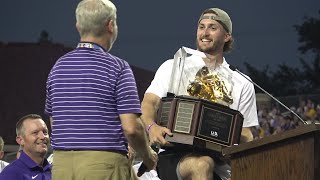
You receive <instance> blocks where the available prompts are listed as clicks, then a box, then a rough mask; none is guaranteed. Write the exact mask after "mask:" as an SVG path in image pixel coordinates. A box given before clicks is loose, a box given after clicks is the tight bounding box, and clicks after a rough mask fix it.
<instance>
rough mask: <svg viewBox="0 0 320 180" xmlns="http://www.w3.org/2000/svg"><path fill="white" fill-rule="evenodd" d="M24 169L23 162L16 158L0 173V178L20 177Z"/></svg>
mask: <svg viewBox="0 0 320 180" xmlns="http://www.w3.org/2000/svg"><path fill="white" fill-rule="evenodd" d="M24 169H25V168H23V164H22V163H21V162H19V161H17V160H15V161H13V162H12V163H10V164H9V165H7V166H6V167H5V168H4V169H3V171H2V172H1V174H0V179H1V180H2V179H3V178H4V177H7V178H8V177H19V174H21V173H22V172H23V171H24Z"/></svg>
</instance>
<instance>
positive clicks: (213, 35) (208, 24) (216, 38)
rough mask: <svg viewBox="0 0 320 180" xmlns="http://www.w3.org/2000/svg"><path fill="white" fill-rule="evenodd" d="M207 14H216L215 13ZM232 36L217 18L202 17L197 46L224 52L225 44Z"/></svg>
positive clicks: (210, 50) (204, 49)
mask: <svg viewBox="0 0 320 180" xmlns="http://www.w3.org/2000/svg"><path fill="white" fill-rule="evenodd" d="M205 15H206V16H215V14H213V13H208V14H205ZM230 38H231V35H230V33H228V32H226V30H225V29H224V28H223V26H222V25H221V24H220V23H219V22H218V21H216V20H212V19H202V20H201V21H200V22H199V24H198V29H197V48H198V50H199V51H202V52H205V53H208V54H216V53H223V46H224V44H225V43H226V42H228V41H229V40H230Z"/></svg>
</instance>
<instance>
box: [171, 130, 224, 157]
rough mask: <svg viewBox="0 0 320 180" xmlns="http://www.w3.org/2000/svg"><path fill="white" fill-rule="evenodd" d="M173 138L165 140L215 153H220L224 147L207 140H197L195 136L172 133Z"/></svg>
mask: <svg viewBox="0 0 320 180" xmlns="http://www.w3.org/2000/svg"><path fill="white" fill-rule="evenodd" d="M172 134H173V136H172V137H171V136H168V135H167V136H166V137H165V140H166V141H168V142H170V143H178V144H188V145H192V146H196V147H200V148H205V149H210V150H213V151H216V152H220V153H222V149H223V147H224V146H222V145H219V144H217V143H215V142H212V141H208V140H207V139H203V138H199V137H196V136H192V135H188V134H181V133H172Z"/></svg>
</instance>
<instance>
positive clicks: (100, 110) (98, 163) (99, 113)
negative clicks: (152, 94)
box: [45, 0, 158, 180]
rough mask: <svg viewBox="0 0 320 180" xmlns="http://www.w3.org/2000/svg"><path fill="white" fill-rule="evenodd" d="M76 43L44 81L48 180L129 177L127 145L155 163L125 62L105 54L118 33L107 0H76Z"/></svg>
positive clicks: (147, 162)
mask: <svg viewBox="0 0 320 180" xmlns="http://www.w3.org/2000/svg"><path fill="white" fill-rule="evenodd" d="M76 28H77V30H78V32H79V34H80V38H81V39H80V42H79V44H78V46H77V48H76V49H75V50H73V51H71V52H69V53H67V54H65V55H64V56H62V57H61V58H59V59H58V61H57V62H56V64H55V65H54V66H53V68H52V69H51V72H50V74H49V76H48V80H47V97H46V106H45V113H46V114H47V115H49V116H50V119H51V122H52V148H53V162H54V163H53V169H52V176H53V179H54V180H63V179H67V180H73V179H74V180H78V179H83V180H84V179H87V180H98V179H99V180H100V179H126V180H128V179H134V178H135V177H134V176H135V175H134V172H133V170H132V167H131V164H130V162H129V159H128V157H127V152H128V144H130V146H131V147H132V148H133V149H134V150H135V151H137V153H139V154H140V155H141V157H142V159H143V163H144V164H145V165H146V167H147V171H148V170H152V169H153V168H154V166H155V165H156V162H157V158H158V157H157V153H155V152H154V151H153V150H152V149H151V148H150V146H149V141H148V139H147V135H146V132H145V128H144V126H143V123H142V121H141V120H140V118H139V117H140V115H141V105H140V100H139V97H138V92H137V86H136V82H135V79H134V76H133V73H132V70H131V68H130V66H129V64H128V63H127V62H126V61H124V60H123V59H120V58H118V57H116V56H114V55H112V54H110V53H109V51H110V49H111V48H112V46H113V44H114V42H115V41H116V39H117V35H118V26H117V9H116V7H115V5H114V4H113V3H112V2H111V1H109V0H82V1H80V2H79V4H78V6H77V8H76Z"/></svg>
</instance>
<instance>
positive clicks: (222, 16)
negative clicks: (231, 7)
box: [198, 8, 232, 34]
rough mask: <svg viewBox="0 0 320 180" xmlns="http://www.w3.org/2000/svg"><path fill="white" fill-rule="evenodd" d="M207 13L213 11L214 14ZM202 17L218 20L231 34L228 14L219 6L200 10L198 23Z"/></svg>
mask: <svg viewBox="0 0 320 180" xmlns="http://www.w3.org/2000/svg"><path fill="white" fill-rule="evenodd" d="M209 13H213V14H215V15H207V14H209ZM202 19H212V20H216V21H219V23H220V24H221V25H222V26H223V27H224V28H225V29H226V30H227V31H228V32H229V33H230V34H231V33H232V22H231V19H230V17H229V15H228V14H227V13H226V12H225V11H224V10H221V9H219V8H210V9H206V10H204V11H203V12H202V14H201V16H200V18H199V21H198V23H200V21H201V20H202Z"/></svg>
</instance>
